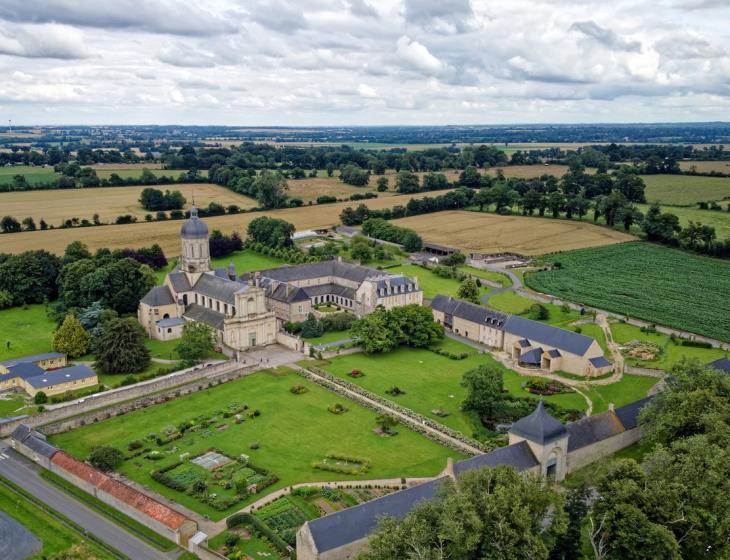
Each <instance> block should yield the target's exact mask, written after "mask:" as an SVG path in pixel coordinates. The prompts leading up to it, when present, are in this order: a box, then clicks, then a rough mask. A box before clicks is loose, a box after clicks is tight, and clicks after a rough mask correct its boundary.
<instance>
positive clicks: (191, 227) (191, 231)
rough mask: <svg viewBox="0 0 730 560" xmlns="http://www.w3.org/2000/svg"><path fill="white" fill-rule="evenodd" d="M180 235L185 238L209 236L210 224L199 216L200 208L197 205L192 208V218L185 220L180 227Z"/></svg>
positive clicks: (205, 237) (204, 237)
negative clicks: (206, 223)
mask: <svg viewBox="0 0 730 560" xmlns="http://www.w3.org/2000/svg"><path fill="white" fill-rule="evenodd" d="M180 237H182V238H183V239H201V238H203V239H207V238H208V226H207V225H205V222H204V221H203V220H201V219H200V218H198V209H197V208H195V206H193V207H192V208H191V209H190V218H189V219H187V220H185V223H183V225H182V227H181V228H180Z"/></svg>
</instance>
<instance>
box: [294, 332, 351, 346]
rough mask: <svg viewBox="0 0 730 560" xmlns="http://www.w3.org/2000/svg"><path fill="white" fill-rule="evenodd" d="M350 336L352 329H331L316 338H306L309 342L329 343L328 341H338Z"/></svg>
mask: <svg viewBox="0 0 730 560" xmlns="http://www.w3.org/2000/svg"><path fill="white" fill-rule="evenodd" d="M346 338H350V331H330V332H327V333H324V334H323V335H322V336H318V337H316V338H305V339H304V340H306V341H307V342H309V344H327V343H328V342H337V341H338V340H344V339H346Z"/></svg>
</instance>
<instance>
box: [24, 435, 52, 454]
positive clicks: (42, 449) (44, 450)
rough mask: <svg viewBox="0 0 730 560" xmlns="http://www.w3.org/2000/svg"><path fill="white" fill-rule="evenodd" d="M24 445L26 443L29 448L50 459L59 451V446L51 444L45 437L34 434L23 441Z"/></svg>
mask: <svg viewBox="0 0 730 560" xmlns="http://www.w3.org/2000/svg"><path fill="white" fill-rule="evenodd" d="M23 445H25V446H26V447H27V448H29V449H32V450H33V451H35V452H36V453H38V455H41V456H42V457H47V458H48V459H50V458H51V457H53V456H54V455H55V454H56V453H58V448H57V447H55V446H53V445H51V444H50V443H48V442H47V441H46V440H45V439H43V438H40V437H38V436H34V435H31V436H30V437H29V438H28V439H26V440H25V441H24V442H23Z"/></svg>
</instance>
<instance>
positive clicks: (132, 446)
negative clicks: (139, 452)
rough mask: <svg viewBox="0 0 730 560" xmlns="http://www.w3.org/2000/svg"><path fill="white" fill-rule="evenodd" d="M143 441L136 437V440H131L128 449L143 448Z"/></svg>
mask: <svg viewBox="0 0 730 560" xmlns="http://www.w3.org/2000/svg"><path fill="white" fill-rule="evenodd" d="M142 445H143V444H142V442H141V441H139V440H138V439H135V440H134V441H130V442H129V445H127V449H129V450H130V451H134V450H135V449H141V448H142Z"/></svg>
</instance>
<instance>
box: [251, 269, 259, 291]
mask: <svg viewBox="0 0 730 560" xmlns="http://www.w3.org/2000/svg"><path fill="white" fill-rule="evenodd" d="M260 284H261V272H259V271H258V270H257V271H256V272H254V273H253V285H254V286H256V287H257V288H258V287H259V285H260Z"/></svg>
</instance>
